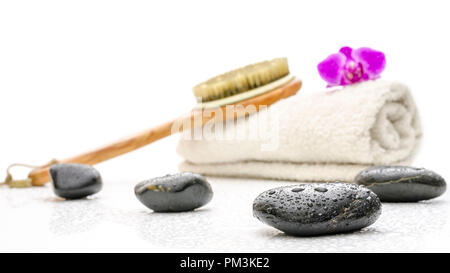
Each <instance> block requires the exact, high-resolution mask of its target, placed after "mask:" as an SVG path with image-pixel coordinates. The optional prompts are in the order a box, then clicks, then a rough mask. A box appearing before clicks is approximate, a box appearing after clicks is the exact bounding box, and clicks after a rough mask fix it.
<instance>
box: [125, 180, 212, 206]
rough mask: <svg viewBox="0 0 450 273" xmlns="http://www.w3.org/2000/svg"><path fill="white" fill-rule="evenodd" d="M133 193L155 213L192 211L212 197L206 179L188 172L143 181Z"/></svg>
mask: <svg viewBox="0 0 450 273" xmlns="http://www.w3.org/2000/svg"><path fill="white" fill-rule="evenodd" d="M134 192H135V194H136V197H137V198H138V199H139V201H141V202H142V204H144V205H145V206H146V207H148V208H150V209H152V210H153V211H155V212H178V211H189V210H194V209H196V208H199V207H201V206H204V205H205V204H207V203H208V202H209V201H210V200H211V199H212V196H213V191H212V189H211V185H210V184H209V183H208V181H206V178H205V177H203V176H202V175H200V174H195V173H189V172H185V173H179V174H174V175H166V176H163V177H157V178H153V179H150V180H146V181H143V182H141V183H139V184H137V185H136V186H135V188H134Z"/></svg>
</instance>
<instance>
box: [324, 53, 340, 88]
mask: <svg viewBox="0 0 450 273" xmlns="http://www.w3.org/2000/svg"><path fill="white" fill-rule="evenodd" d="M345 61H346V57H345V55H344V54H342V53H336V54H331V55H330V56H328V57H327V58H326V59H325V60H323V61H322V62H321V63H319V64H318V65H317V69H318V70H319V74H320V76H321V77H322V79H324V80H325V81H326V82H327V83H328V85H329V86H334V85H339V84H341V79H342V75H343V73H344V71H343V66H344V65H345Z"/></svg>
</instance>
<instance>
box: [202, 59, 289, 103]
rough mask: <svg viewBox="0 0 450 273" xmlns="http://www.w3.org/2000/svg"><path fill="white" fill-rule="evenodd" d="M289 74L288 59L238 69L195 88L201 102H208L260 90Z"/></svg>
mask: <svg viewBox="0 0 450 273" xmlns="http://www.w3.org/2000/svg"><path fill="white" fill-rule="evenodd" d="M288 74H289V67H288V63H287V59H286V58H277V59H273V60H271V61H264V62H260V63H256V64H251V65H247V66H245V67H242V68H238V69H235V70H232V71H229V72H227V73H224V74H222V75H219V76H217V77H214V78H211V79H209V80H207V81H205V82H202V83H200V84H198V85H196V86H194V88H193V91H194V95H195V97H196V98H197V100H198V101H199V102H208V101H212V100H217V99H221V98H225V97H229V96H233V95H236V94H239V93H242V92H246V91H249V90H252V89H254V88H258V87H260V86H263V85H266V84H268V83H270V82H273V81H276V80H278V79H280V78H282V77H284V76H286V75H288Z"/></svg>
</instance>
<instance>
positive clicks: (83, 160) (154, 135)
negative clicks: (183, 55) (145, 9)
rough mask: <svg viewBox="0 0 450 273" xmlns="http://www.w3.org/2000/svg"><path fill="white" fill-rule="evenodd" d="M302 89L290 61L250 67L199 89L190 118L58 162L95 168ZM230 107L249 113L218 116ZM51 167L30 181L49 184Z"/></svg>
mask: <svg viewBox="0 0 450 273" xmlns="http://www.w3.org/2000/svg"><path fill="white" fill-rule="evenodd" d="M301 85H302V82H301V81H300V80H299V79H297V78H295V77H294V76H291V75H290V74H289V68H288V63H287V59H286V58H278V59H274V60H271V61H265V62H261V63H257V64H253V65H248V66H246V67H243V68H239V69H236V70H233V71H230V72H227V73H225V74H222V75H219V76H217V77H215V78H212V79H209V80H207V81H205V82H203V83H200V84H198V85H196V86H195V87H194V88H193V91H194V95H195V96H196V97H197V101H198V104H197V106H195V107H194V109H193V110H192V111H191V112H189V113H188V114H186V115H183V116H181V117H179V118H177V119H175V120H173V121H169V122H166V123H163V124H161V125H159V126H156V127H153V128H151V129H148V130H145V131H143V132H140V133H138V134H135V135H132V136H130V137H127V138H124V139H122V140H119V141H116V142H114V143H112V144H109V145H106V146H103V147H100V148H98V149H95V150H92V151H89V152H86V153H83V154H80V155H77V156H74V157H71V158H67V159H64V160H59V161H57V162H58V163H80V164H88V165H94V164H97V163H100V162H103V161H105V160H108V159H111V158H114V157H116V156H119V155H122V154H125V153H128V152H131V151H134V150H136V149H138V148H141V147H143V146H145V145H148V144H150V143H152V142H155V141H157V140H159V139H161V138H164V137H166V136H169V135H171V134H173V133H176V132H180V131H183V130H187V129H191V128H193V127H194V126H198V124H196V123H195V122H194V121H196V120H201V122H200V123H201V124H199V125H200V126H201V125H204V124H205V123H206V122H208V121H210V120H212V119H216V120H225V119H231V118H236V117H238V116H240V115H246V114H248V113H249V112H248V109H250V111H257V110H259V108H260V107H261V106H269V105H271V104H273V103H274V102H276V101H278V100H280V99H282V98H286V97H289V96H292V95H294V94H295V93H297V91H298V90H299V89H300V88H301ZM229 105H233V106H242V107H240V108H239V109H243V108H245V109H246V110H245V111H236V112H233V114H232V115H230V116H226V115H225V116H223V115H220V116H218V115H216V113H217V110H218V108H221V110H222V113H226V107H227V106H229ZM247 106H254V107H247ZM251 109H253V110H251ZM177 124H179V125H180V126H178V127H177V126H175V127H176V128H175V129H174V125H177ZM51 164H54V162H52V163H48V164H46V165H43V166H40V167H37V168H34V169H33V170H32V171H31V172H30V173H29V175H28V178H30V179H31V182H32V184H33V185H35V186H40V185H43V184H45V183H46V182H48V181H49V174H48V168H49V167H50V165H51Z"/></svg>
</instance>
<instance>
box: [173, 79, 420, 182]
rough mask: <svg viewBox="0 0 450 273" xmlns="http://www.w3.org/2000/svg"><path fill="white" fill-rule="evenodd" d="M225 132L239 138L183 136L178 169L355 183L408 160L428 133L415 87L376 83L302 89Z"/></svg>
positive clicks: (223, 174)
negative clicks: (370, 170) (362, 174)
mask: <svg viewBox="0 0 450 273" xmlns="http://www.w3.org/2000/svg"><path fill="white" fill-rule="evenodd" d="M255 126H256V127H258V128H259V130H262V131H261V132H263V133H261V132H260V133H261V134H260V135H258V136H257V137H255V136H254V132H253V133H252V129H254V128H256V127H255ZM216 127H217V126H216ZM220 127H222V126H220ZM212 129H213V131H214V130H218V127H217V128H214V126H213V127H212ZM206 130H208V132H206ZM210 132H211V128H206V127H205V128H203V134H205V133H210ZM224 135H225V136H233V135H234V136H237V135H239V136H238V137H237V138H231V137H230V138H228V139H215V138H214V137H206V136H203V137H202V138H200V139H195V138H194V139H193V138H191V139H188V138H187V137H186V134H184V135H182V137H181V140H180V142H179V144H178V148H177V151H178V153H179V154H180V155H181V156H182V157H183V158H185V161H184V162H183V163H181V164H180V166H179V168H180V170H181V171H191V172H198V173H202V174H205V175H213V176H228V177H254V178H269V179H281V180H297V181H330V180H342V181H347V182H351V181H353V178H354V177H355V175H356V174H357V173H358V172H359V171H361V170H362V169H364V168H366V167H368V166H371V165H382V164H395V165H404V164H409V163H410V162H411V159H412V157H413V155H414V154H415V151H416V150H417V147H418V144H419V142H420V139H421V135H422V131H421V126H420V121H419V116H418V113H417V109H416V106H415V103H414V101H413V99H412V97H411V93H410V91H409V89H408V88H407V87H406V86H405V85H403V84H401V83H397V82H389V81H385V80H375V81H366V82H362V83H359V84H354V85H349V86H346V87H343V88H342V89H337V90H336V89H333V90H326V91H324V92H315V93H302V92H299V93H298V94H297V95H295V96H293V97H290V98H288V99H284V100H281V101H279V102H277V103H276V104H274V105H272V106H271V107H269V109H268V110H267V111H262V112H259V113H257V114H253V115H251V116H249V117H248V119H247V120H240V121H238V122H237V123H236V126H235V128H232V127H226V128H225V129H224Z"/></svg>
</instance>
